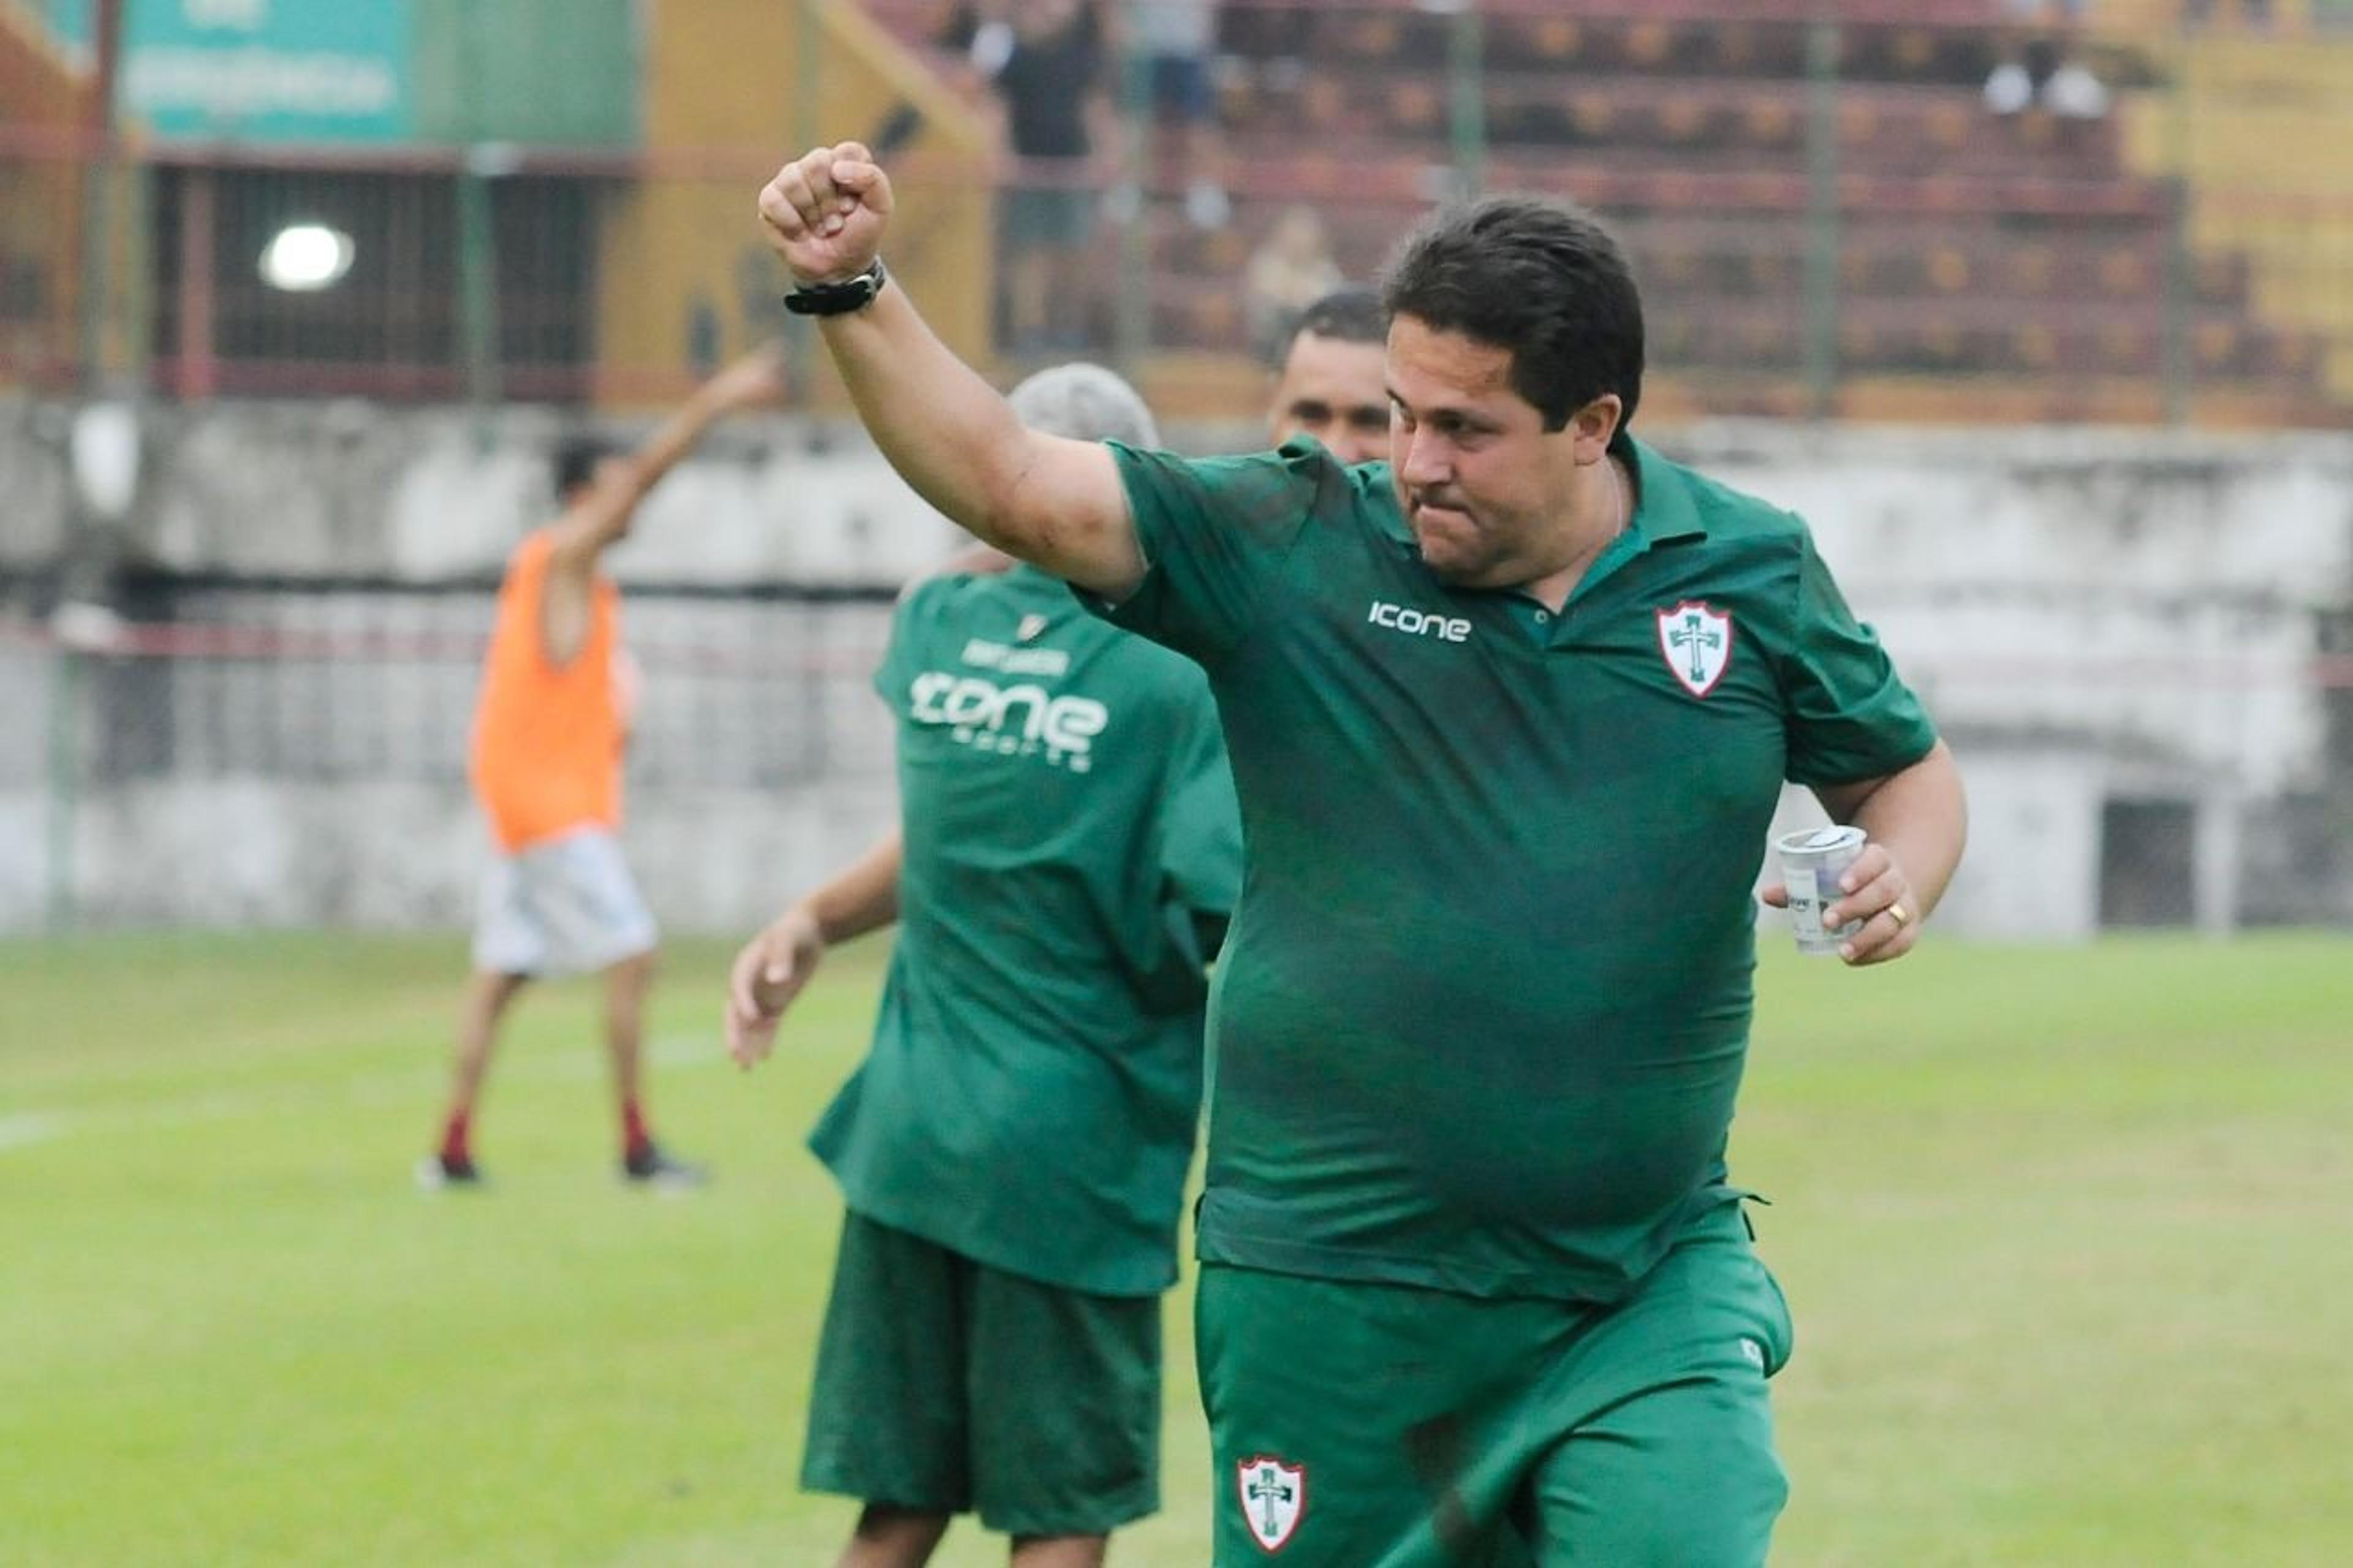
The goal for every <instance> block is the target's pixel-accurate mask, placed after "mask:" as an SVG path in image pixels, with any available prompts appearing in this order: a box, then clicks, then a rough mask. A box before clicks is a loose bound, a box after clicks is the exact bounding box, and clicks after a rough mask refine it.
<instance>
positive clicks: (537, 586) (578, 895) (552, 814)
mask: <svg viewBox="0 0 2353 1568" xmlns="http://www.w3.org/2000/svg"><path fill="white" fill-rule="evenodd" d="M784 395H785V379H784V370H783V366H782V363H781V361H780V360H779V359H778V358H777V356H776V354H775V353H772V352H768V351H763V352H761V353H755V354H753V355H751V356H750V357H748V358H746V359H744V360H741V361H738V362H737V363H734V364H733V365H730V366H729V367H728V368H727V369H725V370H723V371H722V372H720V374H718V375H716V376H714V377H712V379H711V380H710V381H708V382H706V383H705V384H703V385H702V388H701V389H700V390H698V391H697V392H696V393H695V394H694V395H693V396H692V397H691V398H690V399H688V401H687V404H686V405H685V406H684V407H683V408H681V409H680V410H679V412H678V413H676V414H675V415H673V416H670V419H669V420H668V421H667V422H666V423H664V424H663V425H662V426H660V427H659V429H657V430H656V431H655V432H654V433H653V435H652V437H650V438H649V439H648V440H647V441H646V443H645V444H644V445H643V446H642V447H638V449H637V450H636V451H635V452H633V453H629V454H627V455H621V454H617V453H614V452H611V451H609V450H607V449H606V448H605V447H603V446H601V445H600V444H598V443H596V442H594V441H586V440H583V441H572V442H567V443H566V444H565V446H564V447H563V448H562V449H561V450H560V451H559V452H558V453H557V454H556V460H555V489H556V496H557V499H558V500H559V501H560V503H561V504H562V506H563V511H562V513H561V514H560V515H559V516H558V517H557V518H556V519H555V521H554V522H552V523H549V524H548V525H547V526H545V527H543V528H541V529H538V530H536V531H533V533H532V534H531V535H529V536H528V537H527V538H525V539H524V540H523V542H522V544H521V546H519V547H518V548H517V549H516V551H515V552H514V554H513V557H512V559H511V560H510V561H509V562H508V563H507V573H506V581H505V582H504V584H502V585H501V587H500V589H499V606H498V620H497V624H496V626H494V628H493V629H492V631H491V646H490V652H489V656H488V659H487V662H486V665H485V668H484V670H483V676H482V693H481V700H480V707H479V708H478V709H477V710H476V712H475V715H474V736H473V758H472V765H471V768H470V776H471V778H472V781H473V787H474V795H475V798H476V800H478V801H479V802H480V805H481V807H482V813H483V815H484V816H486V817H487V818H488V819H489V821H490V826H491V834H492V836H493V837H495V838H496V839H497V841H498V854H497V857H496V858H494V859H493V860H492V861H491V865H490V868H489V869H488V871H487V872H486V873H485V875H484V878H483V881H482V889H481V906H480V910H479V912H478V915H477V919H476V923H475V927H474V953H473V962H474V973H473V977H472V979H471V980H470V982H469V983H468V984H467V987H466V998H465V1006H464V1010H463V1013H462V1015H461V1016H460V1019H459V1028H458V1042H457V1052H456V1058H455V1061H454V1063H453V1066H452V1074H451V1076H452V1084H451V1089H450V1098H449V1110H448V1115H447V1117H446V1118H445V1119H444V1120H443V1122H442V1127H441V1142H440V1146H439V1147H438V1149H437V1150H435V1152H433V1153H432V1154H430V1155H427V1157H426V1159H425V1160H424V1162H423V1163H421V1164H420V1165H419V1166H418V1168H417V1177H418V1180H419V1181H420V1182H421V1183H422V1184H425V1185H427V1186H428V1187H440V1186H448V1185H459V1186H470V1185H473V1184H477V1183H479V1182H480V1180H481V1172H480V1167H478V1166H477V1165H476V1164H475V1163H474V1155H473V1130H474V1114H475V1109H476V1107H477V1105H478V1103H479V1102H480V1099H481V1093H482V1080H483V1077H484V1074H485V1073H486V1072H487V1071H488V1070H489V1068H490V1063H491V1050H492V1047H494V1046H495V1045H496V1043H497V1040H498V1032H499V1026H500V1024H501V1021H502V1020H503V1019H504V1017H505V1016H506V1011H507V1007H508V1005H510V1004H511V1003H512V1002H513V1000H514V999H515V996H516V995H517V994H519V993H520V992H521V991H522V988H523V986H524V985H525V984H528V983H529V982H530V981H531V980H532V979H533V978H534V977H536V976H539V975H542V974H550V973H584V972H587V971H592V970H594V971H602V972H603V973H604V976H605V998H606V1000H605V1043H606V1047H607V1051H608V1052H609V1053H610V1055H611V1058H612V1064H613V1088H614V1093H615V1097H616V1099H617V1101H618V1107H619V1111H620V1121H621V1173H622V1174H623V1175H624V1176H626V1177H627V1178H628V1180H630V1181H632V1182H639V1183H648V1184H661V1185H681V1184H692V1183H694V1182H696V1181H699V1180H700V1179H701V1173H700V1172H699V1171H698V1170H697V1169H696V1168H695V1167H693V1166H691V1165H689V1164H686V1163H683V1162H681V1161H679V1160H676V1159H673V1158H672V1157H671V1156H670V1154H669V1153H668V1152H666V1151H664V1150H663V1149H662V1147H661V1146H660V1145H659V1144H658V1143H657V1142H654V1137H653V1133H652V1131H651V1130H650V1128H649V1126H648V1124H647V1119H646V1110H645V1087H644V1061H643V1058H644V1012H645V1001H646V992H647V989H648V987H649V984H651V982H652V979H653V972H654V948H655V941H656V933H655V931H654V921H653V916H652V915H651V914H650V913H649V911H648V910H647V909H646V904H645V900H644V899H642V898H641V897H640V896H639V895H638V889H637V884H636V882H635V881H634V880H632V879H631V878H630V876H629V868H628V862H627V861H626V860H624V859H623V858H622V855H621V847H620V842H619V840H618V838H617V833H618V832H619V829H620V826H621V755H622V751H623V748H624V746H625V744H626V742H627V740H628V730H629V710H630V707H631V704H632V700H633V697H634V691H633V689H632V688H633V686H634V679H633V677H632V675H631V673H630V672H631V669H632V667H631V666H630V665H629V663H628V654H627V651H626V649H625V648H624V647H623V646H622V643H621V628H620V604H619V594H618V592H617V590H616V589H615V587H614V585H613V584H612V582H611V581H610V580H609V579H608V578H607V577H606V576H605V575H604V574H603V571H602V570H601V563H602V561H603V559H604V554H605V552H606V551H607V550H608V549H610V548H612V546H614V545H615V544H617V543H619V542H621V541H622V540H623V539H624V538H626V537H628V531H629V523H630V520H631V519H632V518H634V517H635V516H636V515H637V510H638V502H640V501H642V500H644V499H645V497H646V494H647V492H648V491H649V490H651V489H653V487H654V486H655V485H656V484H658V483H659V482H660V480H661V478H662V476H663V475H664V474H666V473H668V472H669V471H670V468H671V467H672V466H673V465H674V464H676V463H677V462H678V460H679V459H680V458H683V457H685V456H686V454H687V453H688V452H690V451H691V450H693V448H694V447H695V444H696V443H697V442H699V441H700V440H702V437H703V434H704V432H705V431H707V430H708V429H710V427H711V426H712V424H713V423H714V422H716V421H717V420H719V419H720V418H722V417H723V416H725V415H727V414H730V413H732V412H733V411H735V410H738V409H744V408H751V407H754V406H759V405H772V404H775V403H778V402H781V401H782V400H783V397H784Z"/></svg>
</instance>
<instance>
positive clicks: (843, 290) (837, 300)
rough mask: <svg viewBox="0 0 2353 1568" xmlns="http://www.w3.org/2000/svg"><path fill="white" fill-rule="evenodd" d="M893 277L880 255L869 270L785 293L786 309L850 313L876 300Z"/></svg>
mask: <svg viewBox="0 0 2353 1568" xmlns="http://www.w3.org/2000/svg"><path fill="white" fill-rule="evenodd" d="M890 280H891V275H890V274H889V273H888V272H885V271H884V270H883V269H882V258H881V257H879V256H878V257H876V258H874V259H873V261H872V262H871V264H869V266H868V267H867V268H866V270H865V271H863V272H860V273H858V274H857V275H855V276H854V277H849V278H845V279H842V280H841V281H840V282H839V283H804V284H802V285H801V286H800V287H799V288H797V289H794V290H793V291H792V292H791V293H789V294H787V295H786V296H785V309H786V310H790V311H791V312H792V313H793V314H794V315H796V316H846V315H848V314H849V312H851V311H852V310H864V309H866V307H867V306H869V305H871V304H872V303H874V296H875V295H877V294H880V293H881V292H882V285H883V284H885V283H888V282H889V281H890Z"/></svg>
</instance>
